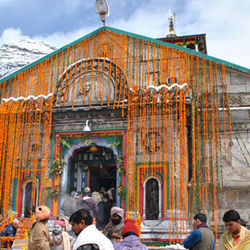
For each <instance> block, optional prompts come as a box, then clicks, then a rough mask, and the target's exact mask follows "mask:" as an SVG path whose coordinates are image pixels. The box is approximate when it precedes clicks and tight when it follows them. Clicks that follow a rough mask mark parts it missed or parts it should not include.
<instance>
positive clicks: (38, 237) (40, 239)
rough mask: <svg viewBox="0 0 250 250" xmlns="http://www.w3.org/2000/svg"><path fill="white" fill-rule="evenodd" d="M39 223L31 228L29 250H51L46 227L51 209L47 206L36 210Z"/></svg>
mask: <svg viewBox="0 0 250 250" xmlns="http://www.w3.org/2000/svg"><path fill="white" fill-rule="evenodd" d="M35 214H36V217H37V222H35V223H34V224H33V226H32V228H31V231H30V236H29V243H28V249H29V250H49V249H50V245H49V243H50V236H49V230H48V228H47V226H46V223H47V222H48V219H49V215H50V209H49V208H48V207H47V206H39V207H37V208H36V212H35Z"/></svg>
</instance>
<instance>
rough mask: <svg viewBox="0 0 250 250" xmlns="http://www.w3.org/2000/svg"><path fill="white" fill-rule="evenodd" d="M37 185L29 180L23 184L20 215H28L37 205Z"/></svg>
mask: <svg viewBox="0 0 250 250" xmlns="http://www.w3.org/2000/svg"><path fill="white" fill-rule="evenodd" d="M37 199H38V193H37V185H36V183H35V182H34V181H32V180H29V181H27V182H26V183H25V184H24V186H23V202H22V217H28V218H29V217H30V216H31V215H32V214H33V213H35V208H36V207H37V205H38V200H37Z"/></svg>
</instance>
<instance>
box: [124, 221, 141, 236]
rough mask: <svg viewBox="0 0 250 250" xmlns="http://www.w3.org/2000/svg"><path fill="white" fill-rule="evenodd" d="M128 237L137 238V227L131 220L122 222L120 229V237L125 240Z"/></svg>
mask: <svg viewBox="0 0 250 250" xmlns="http://www.w3.org/2000/svg"><path fill="white" fill-rule="evenodd" d="M130 235H136V236H139V231H138V228H137V226H136V225H135V221H134V220H132V219H126V220H124V227H123V229H122V237H123V238H126V237H128V236H130Z"/></svg>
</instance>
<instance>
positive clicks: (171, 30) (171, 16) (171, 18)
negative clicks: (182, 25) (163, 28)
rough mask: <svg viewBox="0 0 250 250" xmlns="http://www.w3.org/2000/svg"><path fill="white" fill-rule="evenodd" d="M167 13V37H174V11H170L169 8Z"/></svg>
mask: <svg viewBox="0 0 250 250" xmlns="http://www.w3.org/2000/svg"><path fill="white" fill-rule="evenodd" d="M168 14H169V18H168V20H169V34H168V35H167V37H176V34H175V31H174V19H175V13H172V12H171V11H170V10H169V11H168Z"/></svg>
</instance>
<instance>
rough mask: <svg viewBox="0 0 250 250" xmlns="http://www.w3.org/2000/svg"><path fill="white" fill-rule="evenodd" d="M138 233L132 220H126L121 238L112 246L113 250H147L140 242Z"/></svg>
mask: <svg viewBox="0 0 250 250" xmlns="http://www.w3.org/2000/svg"><path fill="white" fill-rule="evenodd" d="M138 236H139V231H138V228H137V226H136V225H135V222H134V220H132V219H126V220H125V221H124V227H123V229H122V238H123V240H122V241H121V242H117V243H116V244H114V249H115V250H128V249H133V250H148V247H147V246H146V245H144V244H142V243H141V242H140V239H139V237H138Z"/></svg>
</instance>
